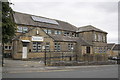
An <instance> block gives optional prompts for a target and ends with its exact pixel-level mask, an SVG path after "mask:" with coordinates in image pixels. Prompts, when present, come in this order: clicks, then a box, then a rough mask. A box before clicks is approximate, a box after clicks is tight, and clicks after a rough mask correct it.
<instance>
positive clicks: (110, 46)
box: [107, 43, 115, 50]
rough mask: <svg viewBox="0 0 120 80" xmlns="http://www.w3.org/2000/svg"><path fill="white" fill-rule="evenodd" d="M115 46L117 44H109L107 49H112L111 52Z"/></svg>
mask: <svg viewBox="0 0 120 80" xmlns="http://www.w3.org/2000/svg"><path fill="white" fill-rule="evenodd" d="M114 45H115V43H108V44H107V49H110V50H111V48H112V47H113V46H114Z"/></svg>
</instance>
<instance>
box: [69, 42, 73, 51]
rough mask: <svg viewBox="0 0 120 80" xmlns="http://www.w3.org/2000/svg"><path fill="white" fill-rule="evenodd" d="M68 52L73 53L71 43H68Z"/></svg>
mask: <svg viewBox="0 0 120 80" xmlns="http://www.w3.org/2000/svg"><path fill="white" fill-rule="evenodd" d="M68 50H69V51H73V44H72V43H68Z"/></svg>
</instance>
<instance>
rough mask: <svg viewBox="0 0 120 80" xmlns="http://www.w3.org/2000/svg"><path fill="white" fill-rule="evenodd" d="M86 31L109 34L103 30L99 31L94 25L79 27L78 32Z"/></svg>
mask: <svg viewBox="0 0 120 80" xmlns="http://www.w3.org/2000/svg"><path fill="white" fill-rule="evenodd" d="M85 31H98V32H103V33H107V32H105V31H103V30H101V29H98V28H96V27H94V26H92V25H87V26H83V27H79V28H78V30H77V32H85Z"/></svg>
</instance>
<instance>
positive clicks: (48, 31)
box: [43, 29, 52, 34]
mask: <svg viewBox="0 0 120 80" xmlns="http://www.w3.org/2000/svg"><path fill="white" fill-rule="evenodd" d="M43 30H44V31H45V33H48V34H52V30H50V29H43Z"/></svg>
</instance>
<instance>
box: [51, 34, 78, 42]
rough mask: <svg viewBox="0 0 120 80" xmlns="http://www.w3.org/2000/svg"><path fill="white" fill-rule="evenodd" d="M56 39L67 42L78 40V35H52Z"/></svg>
mask: <svg viewBox="0 0 120 80" xmlns="http://www.w3.org/2000/svg"><path fill="white" fill-rule="evenodd" d="M50 36H51V37H52V38H53V39H54V41H67V42H76V41H77V39H78V37H70V36H62V35H58V34H57V35H50Z"/></svg>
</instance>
